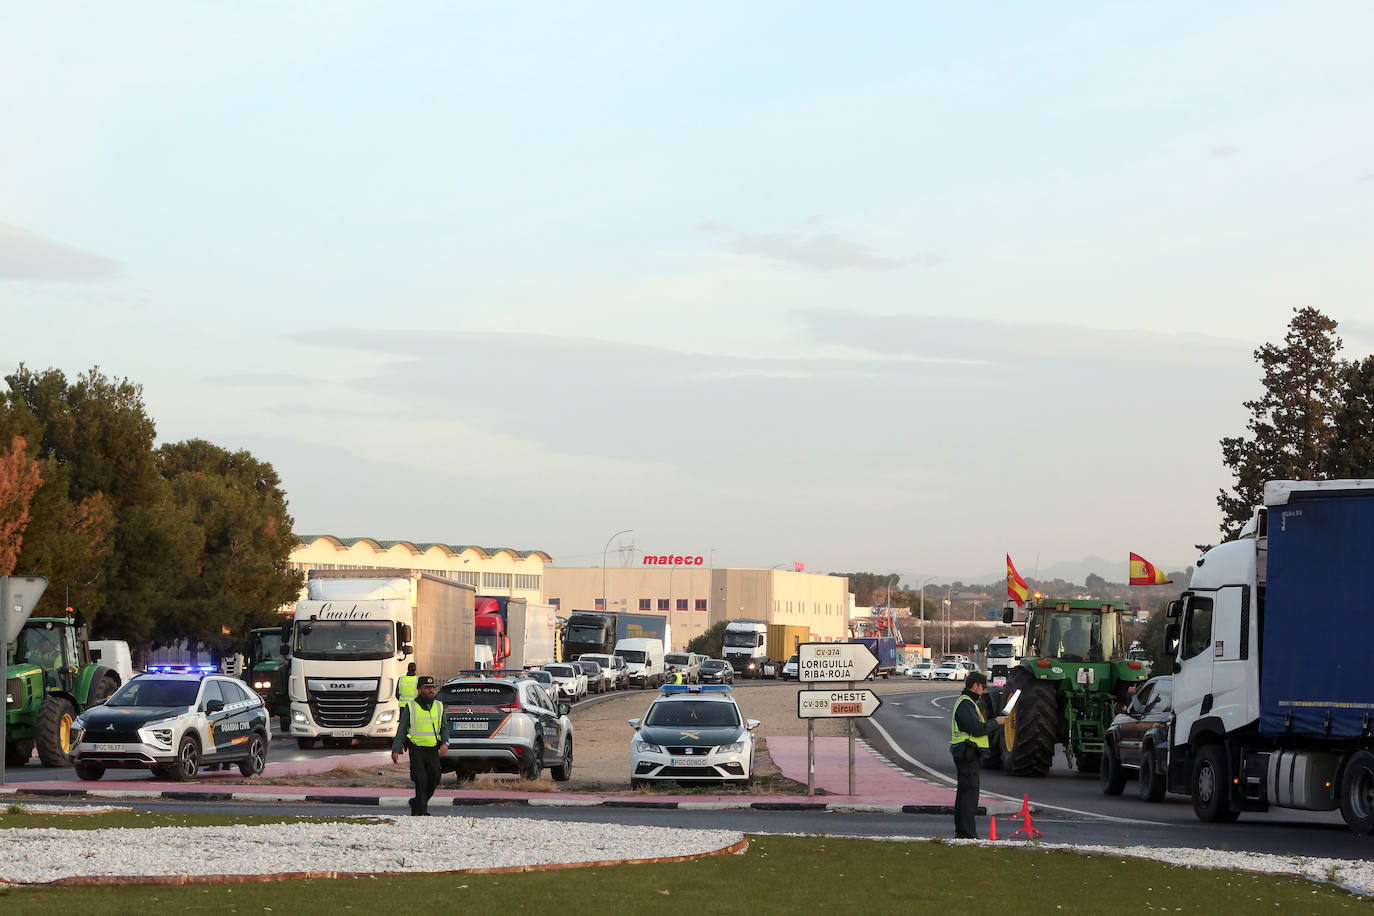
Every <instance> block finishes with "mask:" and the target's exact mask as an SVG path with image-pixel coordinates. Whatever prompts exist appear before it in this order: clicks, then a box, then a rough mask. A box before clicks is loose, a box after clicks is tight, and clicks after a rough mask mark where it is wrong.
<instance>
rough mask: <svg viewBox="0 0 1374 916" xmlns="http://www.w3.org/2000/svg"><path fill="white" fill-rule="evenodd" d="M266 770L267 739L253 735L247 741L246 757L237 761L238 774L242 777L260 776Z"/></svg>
mask: <svg viewBox="0 0 1374 916" xmlns="http://www.w3.org/2000/svg"><path fill="white" fill-rule="evenodd" d="M266 768H267V739H266V738H264V737H263V736H262V735H256V734H255V735H254V736H253V737H251V738H249V739H248V756H247V757H245V758H243V759H242V760H240V761H239V772H240V773H241V774H243V775H244V776H260V775H261V774H262V771H263V770H265V769H266Z"/></svg>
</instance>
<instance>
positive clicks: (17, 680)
mask: <svg viewBox="0 0 1374 916" xmlns="http://www.w3.org/2000/svg"><path fill="white" fill-rule="evenodd" d="M6 662H7V664H6V667H5V765H6V766H23V765H24V764H25V763H27V762H28V760H29V757H30V756H31V755H32V754H33V750H34V747H35V746H36V747H37V748H38V759H39V760H40V761H42V763H43V766H47V767H60V766H68V765H69V764H70V763H71V758H70V756H69V755H70V752H71V726H72V721H73V720H74V719H75V718H76V717H77V716H78V715H80V714H81V713H82V712H83V711H85V710H86V708H87V707H89V706H90V705H91V704H92V703H94V702H96V701H97V700H102V699H104V698H105V697H108V696H109V695H110V694H112V693H114V692H115V691H116V690H117V689H118V688H119V683H120V680H119V674H118V673H116V672H115V671H114V669H112V668H107V667H105V666H104V665H98V664H93V663H92V662H91V653H90V648H89V645H88V642H87V635H86V626H85V624H84V623H81V622H79V618H77V617H30V618H29V619H28V620H27V621H25V622H24V625H23V628H22V629H21V630H20V631H19V635H18V638H17V639H16V640H15V642H14V651H13V654H12V656H11V657H10V658H9V659H7V660H6Z"/></svg>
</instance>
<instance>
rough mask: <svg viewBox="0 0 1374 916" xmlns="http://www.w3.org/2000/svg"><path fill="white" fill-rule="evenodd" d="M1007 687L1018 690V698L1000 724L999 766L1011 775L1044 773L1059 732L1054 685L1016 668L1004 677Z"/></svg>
mask: <svg viewBox="0 0 1374 916" xmlns="http://www.w3.org/2000/svg"><path fill="white" fill-rule="evenodd" d="M1007 689H1008V690H1009V691H1016V690H1019V691H1021V698H1020V699H1019V700H1017V701H1016V706H1015V708H1014V709H1012V711H1011V714H1010V715H1008V716H1007V721H1006V724H1005V725H1003V726H1002V766H1003V768H1004V769H1006V771H1007V772H1008V773H1010V774H1011V775H1013V776H1045V775H1046V774H1048V773H1049V771H1050V764H1051V763H1053V761H1054V745H1055V743H1056V742H1057V740H1058V734H1059V703H1058V698H1057V697H1056V696H1055V692H1054V686H1053V685H1052V684H1043V683H1041V682H1039V681H1037V680H1036V679H1035V678H1034V677H1032V676H1031V674H1030V672H1028V671H1026V670H1025V669H1024V668H1017V669H1016V670H1015V671H1013V672H1012V673H1011V677H1010V678H1008V679H1007Z"/></svg>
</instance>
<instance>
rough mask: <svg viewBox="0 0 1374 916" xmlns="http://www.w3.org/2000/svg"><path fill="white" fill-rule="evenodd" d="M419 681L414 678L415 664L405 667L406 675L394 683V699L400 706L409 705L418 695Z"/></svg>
mask: <svg viewBox="0 0 1374 916" xmlns="http://www.w3.org/2000/svg"><path fill="white" fill-rule="evenodd" d="M419 681H420V679H419V678H418V677H416V676H415V663H414V662H411V663H410V664H409V665H406V675H405V677H403V678H401V679H400V680H398V681H397V682H396V699H397V700H399V701H400V703H401V705H402V706H404V705H405V704H407V703H409V702H410V701H411V700H413V699H415V697H416V696H418V695H419V693H420V684H419Z"/></svg>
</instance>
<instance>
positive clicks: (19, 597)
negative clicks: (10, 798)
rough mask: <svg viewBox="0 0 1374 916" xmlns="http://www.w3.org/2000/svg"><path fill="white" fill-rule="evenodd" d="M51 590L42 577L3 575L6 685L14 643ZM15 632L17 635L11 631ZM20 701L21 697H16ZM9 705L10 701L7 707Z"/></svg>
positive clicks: (0, 743) (1, 729) (0, 607)
mask: <svg viewBox="0 0 1374 916" xmlns="http://www.w3.org/2000/svg"><path fill="white" fill-rule="evenodd" d="M47 587H48V580H47V579H44V578H43V577H42V576H0V640H3V642H0V660H2V661H3V662H4V664H3V665H0V668H3V670H4V672H5V675H6V677H5V684H6V686H8V684H9V677H8V675H9V665H10V644H11V643H13V642H14V641H15V640H16V639H17V638H18V637H19V631H20V630H21V629H23V627H24V621H26V620H28V619H29V615H30V614H32V613H33V608H34V605H36V604H37V603H38V599H39V598H42V597H43V590H44V589H46V588H47ZM11 605H12V606H13V611H14V613H15V618H14V620H13V621H11V620H10V611H11ZM11 630H13V631H14V632H10V631H11ZM15 700H16V702H17V701H18V697H16V698H15ZM5 705H6V706H8V705H9V703H8V702H6V704H5ZM8 719H9V710H8V709H7V710H6V711H5V713H4V714H3V715H0V750H3V749H4V748H5V747H6V746H7V745H6V735H5V728H6V726H7V725H8V724H9V723H8ZM4 784H5V767H4V765H3V764H0V786H3V785H4Z"/></svg>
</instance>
